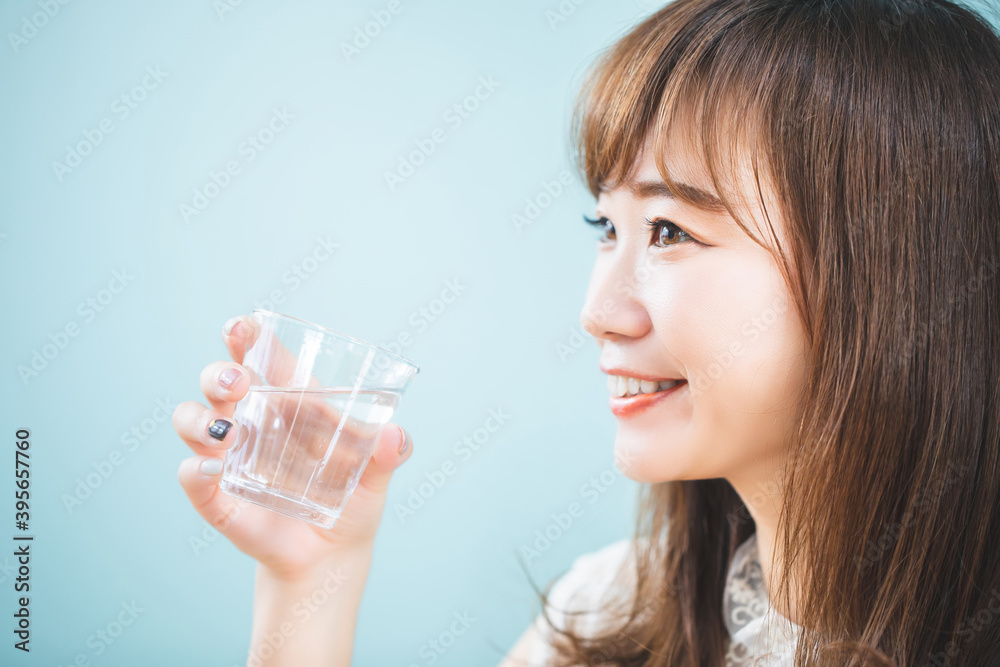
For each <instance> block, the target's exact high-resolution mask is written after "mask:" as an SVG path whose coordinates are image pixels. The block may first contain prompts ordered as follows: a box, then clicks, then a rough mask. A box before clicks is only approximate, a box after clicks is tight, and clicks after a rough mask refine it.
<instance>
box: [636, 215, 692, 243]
mask: <svg viewBox="0 0 1000 667" xmlns="http://www.w3.org/2000/svg"><path fill="white" fill-rule="evenodd" d="M645 222H646V225H648V226H649V227H650V228H652V230H653V237H652V239H651V241H652V244H653V245H654V246H656V247H657V248H665V247H667V246H672V245H678V244H680V243H683V242H685V241H693V242H695V243H697V241H695V239H694V237H692V236H691V235H690V234H688V233H687V232H686V231H684V230H683V229H681V228H680V227H678V226H677V225H676V224H675V223H673V222H670V221H669V220H664V219H662V218H657V219H656V220H650V219H649V218H646V221H645Z"/></svg>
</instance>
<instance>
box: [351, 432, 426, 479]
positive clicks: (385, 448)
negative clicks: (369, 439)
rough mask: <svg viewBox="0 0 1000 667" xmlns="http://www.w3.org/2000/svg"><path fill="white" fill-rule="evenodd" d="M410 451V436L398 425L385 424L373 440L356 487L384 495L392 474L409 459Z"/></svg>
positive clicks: (411, 442)
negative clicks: (369, 454) (369, 458)
mask: <svg viewBox="0 0 1000 667" xmlns="http://www.w3.org/2000/svg"><path fill="white" fill-rule="evenodd" d="M412 451H413V439H412V438H411V437H410V434H409V433H407V432H406V431H405V430H404V429H403V427H402V426H399V425H398V424H386V425H385V426H383V427H382V429H381V430H380V431H379V433H378V436H377V437H376V438H375V450H374V451H373V452H372V457H371V460H370V461H369V462H368V465H367V466H366V467H365V471H364V472H363V473H362V474H361V479H360V480H358V485H359V486H363V487H365V488H366V489H368V490H369V491H371V492H373V493H385V491H386V489H388V488H389V479H390V478H392V473H393V472H395V470H396V468H398V467H399V466H400V465H401V464H402V463H403V461H405V460H406V459H408V458H410V453H411V452H412Z"/></svg>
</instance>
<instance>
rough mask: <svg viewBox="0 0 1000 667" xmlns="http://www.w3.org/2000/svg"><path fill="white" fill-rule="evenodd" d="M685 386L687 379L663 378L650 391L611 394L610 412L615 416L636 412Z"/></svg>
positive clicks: (664, 398) (666, 397)
mask: <svg viewBox="0 0 1000 667" xmlns="http://www.w3.org/2000/svg"><path fill="white" fill-rule="evenodd" d="M647 386H648V385H647ZM685 386H687V380H664V381H662V382H659V383H657V387H656V389H655V390H654V391H652V392H648V393H645V392H642V393H638V394H629V393H626V394H624V395H622V396H616V395H614V394H612V396H611V399H610V401H609V404H610V406H611V412H613V413H614V414H615V416H617V417H628V416H631V415H634V414H638V413H640V412H643V411H645V410H646V409H648V408H650V407H652V406H653V405H656V404H658V403H660V402H661V401H664V400H667V399H668V398H669V397H671V396H673V395H675V394H677V393H678V392H680V391H682V390H683V389H684V387H685Z"/></svg>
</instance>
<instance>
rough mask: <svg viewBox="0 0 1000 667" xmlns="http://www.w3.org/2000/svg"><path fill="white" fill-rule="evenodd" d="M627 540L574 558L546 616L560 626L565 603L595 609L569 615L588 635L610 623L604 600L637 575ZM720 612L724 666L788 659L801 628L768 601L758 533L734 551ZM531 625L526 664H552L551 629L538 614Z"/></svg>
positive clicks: (773, 665) (773, 666)
mask: <svg viewBox="0 0 1000 667" xmlns="http://www.w3.org/2000/svg"><path fill="white" fill-rule="evenodd" d="M630 546H631V540H628V539H626V540H621V541H619V542H614V543H612V544H609V545H608V546H606V547H603V548H601V549H598V550H597V551H594V552H591V553H587V554H584V555H582V556H580V557H578V558H577V559H576V560H575V561H573V565H572V566H571V567H570V569H569V571H568V572H567V573H566V574H565V575H563V576H562V577H561V578H560V579H559V580H558V581H556V583H555V584H554V585H553V586H552V590H551V591H550V593H549V603H550V604H549V607H548V612H549V616H550V617H551V618H552V621H553V622H554V623H555V624H556V625H557V626H558V627H559V628H563V629H565V628H566V614H564V613H563V610H565V609H569V610H573V611H577V610H579V611H580V612H584V611H586V612H594V610H596V613H578V614H573V615H572V617H571V622H572V624H573V628H574V630H576V631H577V632H579V633H582V634H584V635H587V636H590V635H591V633H592V632H594V630H596V629H599V628H601V627H604V624H606V623H608V621H609V617H610V615H609V613H608V610H609V608H610V605H609V604H608V603H609V602H610V601H611V600H612V599H619V600H620V599H623V598H622V597H621V594H622V593H623V592H626V593H627V592H629V591H630V590H631V589H630V588H629V585H630V584H632V583H633V582H634V581H635V570H634V556H635V554H634V553H633V551H632V550H631V549H630ZM623 565H624V566H625V567H624V568H622V566H623ZM620 570H621V571H620ZM619 571H620V572H619ZM616 577H617V578H616ZM602 607H603V608H602ZM723 613H724V614H725V621H726V627H727V628H728V630H729V636H730V643H729V648H728V651H727V653H726V665H727V667H749V666H751V665H753V666H755V667H757V666H760V667H765V666H766V667H779V666H780V667H786V666H788V665H791V664H792V656H793V655H794V651H795V642H796V640H797V639H798V636H799V633H800V632H801V628H799V626H797V625H795V624H794V623H792V622H791V621H790V620H788V619H787V618H785V617H784V616H782V615H780V614H778V613H777V612H776V611H774V609H773V608H772V607H771V606H770V601H769V599H768V596H767V588H766V587H765V586H764V577H763V572H762V570H761V566H760V560H759V558H758V555H757V536H756V534H754V535H751V536H750V537H749V538H748V539H747V540H746V541H745V542H743V544H741V545H740V546H739V547H738V548H737V549H736V553H735V554H734V556H733V561H732V563H731V565H730V567H729V572H728V574H727V575H726V586H725V594H724V597H723ZM535 627H536V628H537V629H538V631H539V634H540V635H541V639H540V640H539V641H538V642H537V643H536V645H535V646H532V647H531V658H530V664H532V665H547V664H550V662H551V659H552V656H553V654H554V652H553V649H552V647H551V641H552V636H553V634H554V632H553V631H552V630H551V629H550V628H549V627H548V624H547V623H546V622H545V619H543V618H542V615H541V614H539V615H538V616H537V617H536V618H535Z"/></svg>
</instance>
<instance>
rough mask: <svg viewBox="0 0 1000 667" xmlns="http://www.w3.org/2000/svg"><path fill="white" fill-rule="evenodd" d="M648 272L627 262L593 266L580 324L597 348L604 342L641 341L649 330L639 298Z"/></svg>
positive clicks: (644, 309) (647, 317) (647, 314)
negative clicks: (632, 339)
mask: <svg viewBox="0 0 1000 667" xmlns="http://www.w3.org/2000/svg"><path fill="white" fill-rule="evenodd" d="M643 276H646V277H647V278H648V276H649V273H648V270H646V271H645V272H644V271H642V269H641V267H640V270H639V271H636V270H634V269H633V268H632V267H631V265H628V263H627V262H624V261H623V262H612V261H602V260H600V259H599V260H598V262H597V263H596V264H595V265H594V271H593V273H592V274H591V277H590V286H589V287H588V289H587V298H586V300H585V301H584V304H583V309H582V310H581V311H580V324H581V325H582V326H583V328H584V330H585V331H586V332H587V333H589V334H590V335H591V336H593V337H594V338H595V339H596V340H597V343H598V344H599V345H600V344H602V343H603V342H604V341H606V340H617V339H621V338H641V337H642V336H644V335H645V334H646V332H648V331H649V329H650V328H651V327H652V321H651V320H650V317H649V312H648V311H647V310H646V307H645V305H644V304H643V303H642V300H641V298H640V296H639V292H640V289H639V287H640V286H641V284H642V282H644V281H643V280H642V277H643Z"/></svg>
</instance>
